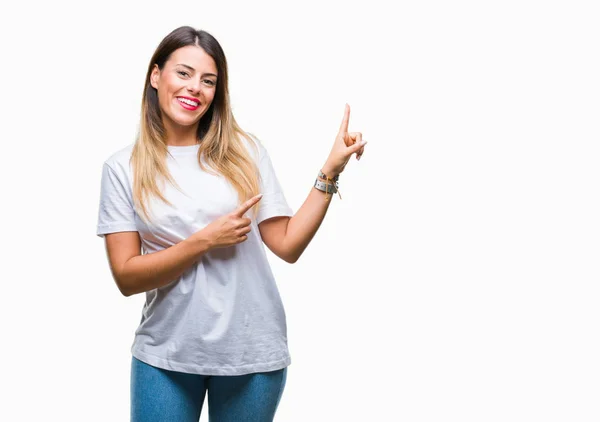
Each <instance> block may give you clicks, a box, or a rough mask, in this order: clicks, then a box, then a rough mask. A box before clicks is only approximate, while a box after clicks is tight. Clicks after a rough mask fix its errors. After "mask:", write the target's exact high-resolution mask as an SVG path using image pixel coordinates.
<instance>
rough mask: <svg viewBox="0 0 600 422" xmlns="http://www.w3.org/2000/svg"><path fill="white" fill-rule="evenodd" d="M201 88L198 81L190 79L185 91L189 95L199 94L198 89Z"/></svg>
mask: <svg viewBox="0 0 600 422" xmlns="http://www.w3.org/2000/svg"><path fill="white" fill-rule="evenodd" d="M201 87H202V84H201V83H200V79H199V78H198V79H196V78H190V80H189V83H188V86H187V90H188V92H189V93H190V94H195V95H197V94H199V93H200V89H201Z"/></svg>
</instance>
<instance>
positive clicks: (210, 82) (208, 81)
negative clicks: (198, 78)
mask: <svg viewBox="0 0 600 422" xmlns="http://www.w3.org/2000/svg"><path fill="white" fill-rule="evenodd" d="M202 83H203V84H205V85H208V86H215V85H216V84H217V83H216V82H215V81H213V80H212V79H203V80H202Z"/></svg>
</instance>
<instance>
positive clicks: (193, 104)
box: [177, 98, 198, 107]
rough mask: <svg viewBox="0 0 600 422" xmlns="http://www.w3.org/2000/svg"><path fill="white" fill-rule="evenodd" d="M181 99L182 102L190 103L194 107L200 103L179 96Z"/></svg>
mask: <svg viewBox="0 0 600 422" xmlns="http://www.w3.org/2000/svg"><path fill="white" fill-rule="evenodd" d="M177 99H178V100H179V101H181V102H182V103H186V104H189V105H191V106H193V107H198V103H197V102H196V101H192V100H188V99H186V98H177Z"/></svg>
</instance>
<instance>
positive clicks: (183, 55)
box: [167, 45, 217, 74]
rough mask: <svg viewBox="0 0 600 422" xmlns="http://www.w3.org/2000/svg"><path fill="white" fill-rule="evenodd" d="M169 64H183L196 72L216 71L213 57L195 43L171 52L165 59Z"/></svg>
mask: <svg viewBox="0 0 600 422" xmlns="http://www.w3.org/2000/svg"><path fill="white" fill-rule="evenodd" d="M167 63H169V64H170V65H171V66H175V65H177V64H185V65H188V66H191V67H193V68H194V69H196V71H198V72H203V73H204V72H210V73H214V74H216V73H217V65H216V63H215V61H214V60H213V58H212V57H211V56H209V55H208V54H207V53H206V51H204V50H203V49H202V48H200V47H197V46H195V45H188V46H186V47H181V48H178V49H177V50H175V51H174V52H173V53H171V57H169V60H168V61H167Z"/></svg>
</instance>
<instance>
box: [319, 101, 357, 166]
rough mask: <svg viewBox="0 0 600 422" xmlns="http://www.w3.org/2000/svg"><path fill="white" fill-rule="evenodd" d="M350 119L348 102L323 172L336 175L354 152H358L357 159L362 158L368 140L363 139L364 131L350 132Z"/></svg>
mask: <svg viewBox="0 0 600 422" xmlns="http://www.w3.org/2000/svg"><path fill="white" fill-rule="evenodd" d="M349 121H350V106H349V105H348V104H346V109H345V110H344V118H343V119H342V125H341V126H340V130H339V132H338V134H337V137H336V138H335V142H334V143H333V147H332V148H331V153H330V154H329V158H327V161H326V162H325V166H323V173H325V174H326V175H327V176H329V177H335V176H337V175H338V174H340V173H341V172H343V171H344V168H345V167H346V164H348V161H349V160H350V157H351V156H352V154H354V153H356V159H357V160H360V157H362V155H363V153H364V151H365V145H366V144H367V141H363V140H362V133H360V132H350V133H348V122H349Z"/></svg>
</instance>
